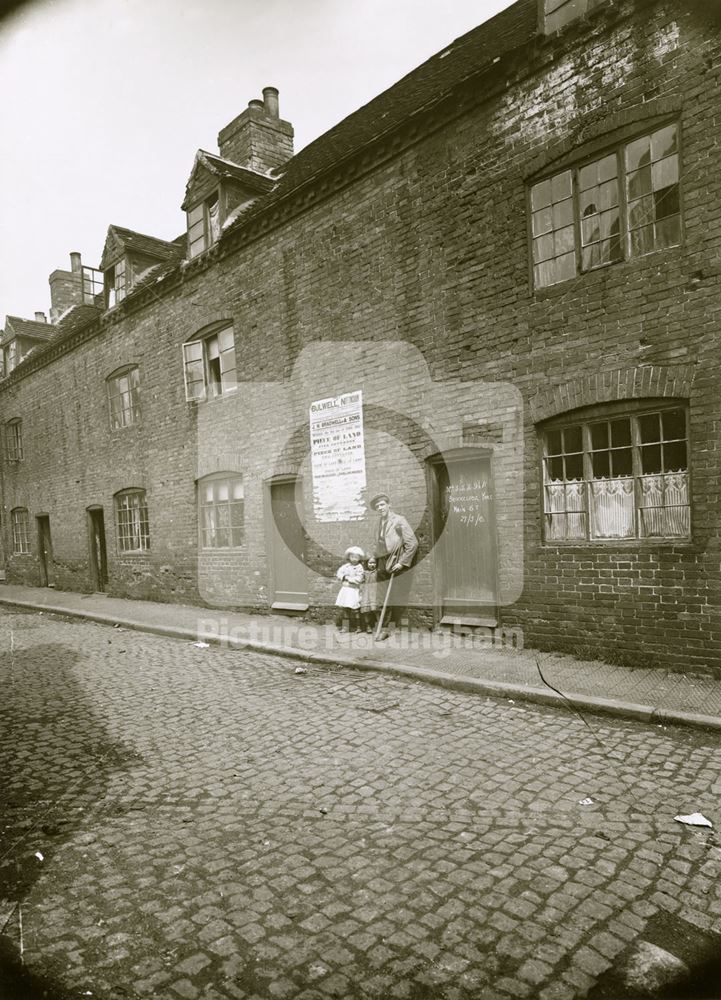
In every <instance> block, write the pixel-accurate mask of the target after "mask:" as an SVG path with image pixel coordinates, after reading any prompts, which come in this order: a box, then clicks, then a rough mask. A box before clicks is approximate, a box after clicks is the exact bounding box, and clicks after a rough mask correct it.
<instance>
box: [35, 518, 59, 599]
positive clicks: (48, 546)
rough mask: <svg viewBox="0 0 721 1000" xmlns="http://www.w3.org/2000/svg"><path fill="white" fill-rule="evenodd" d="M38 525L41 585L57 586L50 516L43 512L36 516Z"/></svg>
mask: <svg viewBox="0 0 721 1000" xmlns="http://www.w3.org/2000/svg"><path fill="white" fill-rule="evenodd" d="M36 521H37V526H38V556H39V558H40V586H41V587H54V586H55V567H54V565H53V545H52V541H51V538H50V518H49V517H48V515H47V514H41V515H39V516H38V517H37V518H36Z"/></svg>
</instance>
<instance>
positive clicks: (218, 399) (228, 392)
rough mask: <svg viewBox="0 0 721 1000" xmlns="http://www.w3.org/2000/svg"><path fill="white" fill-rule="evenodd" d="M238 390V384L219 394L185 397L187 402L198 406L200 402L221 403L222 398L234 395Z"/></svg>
mask: <svg viewBox="0 0 721 1000" xmlns="http://www.w3.org/2000/svg"><path fill="white" fill-rule="evenodd" d="M237 391H238V388H237V386H236V387H235V388H233V389H226V390H225V392H221V393H220V394H219V395H217V396H199V397H198V398H196V399H188V397H187V396H186V397H185V402H186V403H194V404H195V405H196V406H197V405H198V404H200V403H219V402H221V401H222V400H224V399H227V398H228V397H229V396H234V395H235V394H236V392H237Z"/></svg>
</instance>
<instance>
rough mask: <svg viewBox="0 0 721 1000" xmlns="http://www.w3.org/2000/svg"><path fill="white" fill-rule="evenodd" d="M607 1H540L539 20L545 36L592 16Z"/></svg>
mask: <svg viewBox="0 0 721 1000" xmlns="http://www.w3.org/2000/svg"><path fill="white" fill-rule="evenodd" d="M602 3H605V0H539V18H540V26H541V31H542V33H543V34H544V35H552V34H554V32H556V31H561V30H562V29H563V28H565V27H566V25H567V24H570V23H571V21H577V20H579V18H582V17H585V16H586V15H587V14H590V13H591V12H592V11H593V10H595V8H596V7H600V5H601V4H602Z"/></svg>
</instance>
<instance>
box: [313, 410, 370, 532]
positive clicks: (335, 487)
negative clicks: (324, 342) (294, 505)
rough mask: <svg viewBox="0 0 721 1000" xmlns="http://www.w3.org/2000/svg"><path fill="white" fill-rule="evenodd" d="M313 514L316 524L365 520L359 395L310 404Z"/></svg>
mask: <svg viewBox="0 0 721 1000" xmlns="http://www.w3.org/2000/svg"><path fill="white" fill-rule="evenodd" d="M310 448H311V452H310V454H311V470H312V474H313V511H314V513H315V517H316V520H318V521H362V520H363V518H364V517H365V516H366V507H365V501H364V493H365V488H366V460H365V445H364V441H363V393H362V392H361V391H360V390H358V391H357V392H348V393H344V394H343V395H342V396H330V397H329V398H328V399H318V400H316V401H315V402H314V403H311V404H310Z"/></svg>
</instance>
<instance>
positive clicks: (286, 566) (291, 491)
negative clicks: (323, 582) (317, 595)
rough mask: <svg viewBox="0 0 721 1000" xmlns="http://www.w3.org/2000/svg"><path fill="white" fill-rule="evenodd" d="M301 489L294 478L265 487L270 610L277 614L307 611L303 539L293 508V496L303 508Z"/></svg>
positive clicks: (299, 523)
mask: <svg viewBox="0 0 721 1000" xmlns="http://www.w3.org/2000/svg"><path fill="white" fill-rule="evenodd" d="M300 490H301V487H300V482H299V481H298V480H297V479H295V478H284V479H279V480H275V481H272V482H271V483H269V485H268V514H269V517H268V536H269V543H270V544H269V551H270V562H271V566H270V568H271V585H272V594H271V596H272V603H271V607H272V608H274V609H275V610H276V611H307V609H308V571H307V569H306V565H305V559H306V539H305V531H304V530H303V525H302V523H301V520H300V517H299V516H298V507H297V506H296V496H297V499H298V505H299V506H300V505H302V498H301V492H300ZM296 491H297V492H296Z"/></svg>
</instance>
